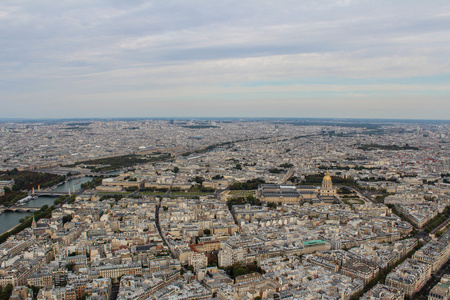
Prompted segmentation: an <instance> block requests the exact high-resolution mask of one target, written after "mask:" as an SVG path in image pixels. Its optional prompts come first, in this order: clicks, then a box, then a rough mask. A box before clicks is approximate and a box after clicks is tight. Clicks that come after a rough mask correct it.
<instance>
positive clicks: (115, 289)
mask: <svg viewBox="0 0 450 300" xmlns="http://www.w3.org/2000/svg"><path fill="white" fill-rule="evenodd" d="M119 288H120V283H119V282H116V283H113V285H112V288H111V296H110V297H109V300H116V299H117V294H119Z"/></svg>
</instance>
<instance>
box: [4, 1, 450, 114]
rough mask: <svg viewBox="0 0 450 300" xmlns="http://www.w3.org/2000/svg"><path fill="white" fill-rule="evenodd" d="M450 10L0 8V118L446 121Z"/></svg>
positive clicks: (341, 5)
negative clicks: (231, 118)
mask: <svg viewBox="0 0 450 300" xmlns="http://www.w3.org/2000/svg"><path fill="white" fill-rule="evenodd" d="M448 8H450V6H449V4H448V3H447V2H444V1H437V2H433V3H422V2H412V3H411V2H409V1H397V2H395V3H391V2H387V1H377V2H374V1H368V2H359V1H335V2H329V1H315V2H305V3H298V2H296V1H283V2H282V3H277V4H273V3H270V2H254V1H248V2H238V1H228V2H221V3H210V2H206V1H191V2H189V3H177V2H172V1H164V3H160V2H152V1H150V2H148V1H140V2H133V3H115V2H112V3H110V2H107V1H101V2H97V3H91V2H87V1H84V2H80V1H69V2H64V3H54V2H48V3H39V4H36V3H34V2H32V1H25V2H22V3H20V4H17V3H16V2H13V1H4V2H3V3H2V4H1V5H0V25H1V28H2V29H1V30H0V42H1V43H2V45H6V47H3V49H2V51H1V52H0V53H1V54H0V62H1V63H2V66H3V68H2V70H0V98H1V99H2V100H3V101H2V110H1V112H0V118H32V119H36V118H39V119H42V118H136V117H140V118H147V117H148V118H157V117H186V118H189V117H212V118H219V117H234V116H235V117H240V118H249V117H256V118H260V117H274V118H280V117H299V118H305V117H311V118H375V119H443V120H445V119H447V120H448V111H450V103H449V101H448V99H449V96H450V87H449V86H448V84H447V83H448V80H449V78H450V77H449V76H450V75H449V74H450V64H449V62H448V59H447V53H448V50H449V48H450V47H449V46H450V43H449V42H450V34H449V31H448V30H446V24H447V22H448V14H446V13H445V12H446V11H448ZM446 112H447V113H446Z"/></svg>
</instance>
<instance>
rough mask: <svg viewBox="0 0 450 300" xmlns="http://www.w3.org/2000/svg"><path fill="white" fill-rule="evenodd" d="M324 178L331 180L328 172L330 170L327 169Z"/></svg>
mask: <svg viewBox="0 0 450 300" xmlns="http://www.w3.org/2000/svg"><path fill="white" fill-rule="evenodd" d="M323 180H326V181H328V180H330V181H331V176H330V174H329V173H328V170H327V174H325V176H324V177H323Z"/></svg>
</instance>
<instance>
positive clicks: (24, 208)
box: [0, 206, 41, 212]
mask: <svg viewBox="0 0 450 300" xmlns="http://www.w3.org/2000/svg"><path fill="white" fill-rule="evenodd" d="M40 209H41V208H40V207H33V206H13V207H1V208H0V211H1V212H5V211H15V212H27V211H31V212H33V211H38V210H40Z"/></svg>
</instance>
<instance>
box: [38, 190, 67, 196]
mask: <svg viewBox="0 0 450 300" xmlns="http://www.w3.org/2000/svg"><path fill="white" fill-rule="evenodd" d="M68 195H69V192H56V191H34V193H31V196H55V197H58V196H68Z"/></svg>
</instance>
